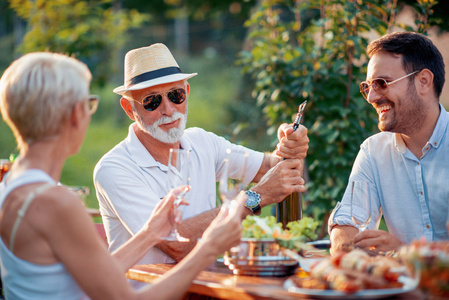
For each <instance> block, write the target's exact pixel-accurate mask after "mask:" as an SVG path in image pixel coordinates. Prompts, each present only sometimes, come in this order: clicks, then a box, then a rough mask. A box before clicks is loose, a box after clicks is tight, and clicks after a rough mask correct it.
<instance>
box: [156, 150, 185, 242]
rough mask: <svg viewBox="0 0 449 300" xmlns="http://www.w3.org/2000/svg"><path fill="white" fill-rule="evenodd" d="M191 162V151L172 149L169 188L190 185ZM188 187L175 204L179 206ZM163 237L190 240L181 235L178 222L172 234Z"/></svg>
mask: <svg viewBox="0 0 449 300" xmlns="http://www.w3.org/2000/svg"><path fill="white" fill-rule="evenodd" d="M189 164H190V151H189V150H185V149H170V155H169V158H168V171H167V190H168V191H170V190H172V189H175V188H178V187H180V186H184V185H189V183H190V175H189ZM187 191H188V188H185V189H184V190H183V192H181V193H179V194H178V195H177V196H176V199H175V202H174V205H175V207H176V208H178V207H179V204H180V203H181V201H182V199H183V197H184V195H185V194H186V193H187ZM162 239H164V240H167V241H178V242H188V241H189V239H188V238H185V237H183V236H181V235H180V234H179V232H178V230H177V229H176V223H175V224H174V225H173V229H172V231H171V232H170V234H169V235H168V236H166V237H163V238H162Z"/></svg>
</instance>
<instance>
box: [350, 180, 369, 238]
mask: <svg viewBox="0 0 449 300" xmlns="http://www.w3.org/2000/svg"><path fill="white" fill-rule="evenodd" d="M351 219H352V223H354V225H355V226H356V227H357V228H358V230H359V232H362V231H364V230H365V229H366V227H367V226H368V224H369V222H370V221H371V193H370V191H369V185H368V182H366V181H352V182H351Z"/></svg>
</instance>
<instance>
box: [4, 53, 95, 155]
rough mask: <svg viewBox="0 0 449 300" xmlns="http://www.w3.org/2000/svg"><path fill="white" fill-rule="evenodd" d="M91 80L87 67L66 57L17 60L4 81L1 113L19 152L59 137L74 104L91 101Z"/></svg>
mask: <svg viewBox="0 0 449 300" xmlns="http://www.w3.org/2000/svg"><path fill="white" fill-rule="evenodd" d="M91 79H92V75H91V73H90V71H89V69H88V68H87V66H86V65H85V64H83V63H82V62H80V61H78V60H76V59H75V58H72V57H68V56H66V55H62V54H57V53H49V52H36V53H30V54H26V55H24V56H22V57H21V58H19V59H17V60H15V61H14V62H13V63H12V64H11V65H10V66H9V67H8V69H6V71H5V73H4V74H3V76H2V78H1V79H0V110H1V113H2V116H3V119H4V120H5V122H6V123H8V125H9V127H11V130H12V131H13V133H14V136H15V137H16V140H17V144H18V147H19V149H21V148H22V147H23V146H24V145H25V144H28V145H29V144H32V143H33V142H37V141H42V140H45V139H48V138H51V137H54V136H56V135H57V134H58V133H59V131H60V128H61V124H62V122H63V121H65V120H66V119H67V118H68V117H69V116H70V114H71V111H72V108H73V106H74V104H75V103H76V102H78V101H82V100H85V99H87V97H88V94H89V85H90V81H91Z"/></svg>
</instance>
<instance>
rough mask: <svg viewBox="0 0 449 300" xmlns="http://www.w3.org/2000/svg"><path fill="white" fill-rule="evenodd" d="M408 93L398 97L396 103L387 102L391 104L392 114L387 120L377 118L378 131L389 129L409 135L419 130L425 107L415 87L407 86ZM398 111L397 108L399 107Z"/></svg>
mask: <svg viewBox="0 0 449 300" xmlns="http://www.w3.org/2000/svg"><path fill="white" fill-rule="evenodd" d="M409 91H410V94H409V95H407V96H406V97H407V98H409V100H408V101H407V100H406V99H405V97H402V98H400V99H398V101H397V103H396V104H393V103H391V102H390V101H389V100H386V101H385V102H389V103H390V105H391V106H392V112H393V114H392V115H391V116H389V120H388V119H387V120H383V121H381V120H379V124H378V128H379V130H380V131H389V132H396V133H402V134H406V135H409V134H411V133H413V132H415V131H418V130H420V129H421V128H422V127H423V126H424V122H425V117H426V114H427V109H426V108H425V106H424V105H423V102H422V99H421V98H420V97H419V96H418V94H417V92H416V88H415V87H414V86H413V87H411V86H410V87H409ZM401 107H402V110H401V111H398V109H401Z"/></svg>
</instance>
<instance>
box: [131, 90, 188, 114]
mask: <svg viewBox="0 0 449 300" xmlns="http://www.w3.org/2000/svg"><path fill="white" fill-rule="evenodd" d="M164 95H167V98H168V100H170V101H171V102H173V103H174V104H181V103H183V102H184V101H185V100H186V90H185V89H182V88H179V89H174V90H171V91H168V92H165V93H160V94H152V95H149V96H146V97H145V98H144V99H143V101H142V103H141V104H142V106H143V108H144V109H145V110H147V111H153V110H156V109H157V108H158V107H159V105H161V102H162V98H163V97H164ZM134 101H135V100H134ZM136 102H139V101H136Z"/></svg>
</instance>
